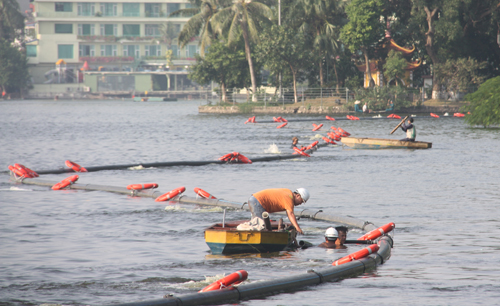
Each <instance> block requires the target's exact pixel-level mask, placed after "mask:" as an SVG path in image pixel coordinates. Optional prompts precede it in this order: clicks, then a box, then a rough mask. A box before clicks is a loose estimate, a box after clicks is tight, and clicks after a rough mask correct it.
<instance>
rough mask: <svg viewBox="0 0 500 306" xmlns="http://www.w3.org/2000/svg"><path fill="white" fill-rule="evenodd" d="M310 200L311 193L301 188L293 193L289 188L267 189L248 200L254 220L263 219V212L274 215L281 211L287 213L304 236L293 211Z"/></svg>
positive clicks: (298, 231)
mask: <svg viewBox="0 0 500 306" xmlns="http://www.w3.org/2000/svg"><path fill="white" fill-rule="evenodd" d="M307 200H309V191H307V189H305V188H299V189H297V190H295V191H291V190H290V189H287V188H274V189H265V190H262V191H259V192H257V193H254V194H252V196H251V197H250V199H248V206H249V207H250V212H251V213H252V219H253V218H255V217H259V218H261V217H262V213H263V212H266V211H267V212H268V213H274V212H279V211H286V214H287V216H288V219H289V220H290V222H292V224H293V226H294V227H295V229H296V230H297V233H299V234H304V232H303V231H302V230H301V229H300V226H299V224H298V223H297V219H296V218H295V214H294V212H293V209H294V207H295V206H298V205H300V204H302V203H305V202H307Z"/></svg>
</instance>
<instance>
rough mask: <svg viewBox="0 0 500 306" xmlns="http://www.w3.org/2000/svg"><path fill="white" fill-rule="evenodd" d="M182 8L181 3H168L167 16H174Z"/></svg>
mask: <svg viewBox="0 0 500 306" xmlns="http://www.w3.org/2000/svg"><path fill="white" fill-rule="evenodd" d="M180 8H181V4H180V3H167V14H172V13H173V12H175V11H178V10H179V9H180Z"/></svg>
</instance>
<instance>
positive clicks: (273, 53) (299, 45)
mask: <svg viewBox="0 0 500 306" xmlns="http://www.w3.org/2000/svg"><path fill="white" fill-rule="evenodd" d="M260 40H261V43H260V44H259V45H258V46H257V48H256V51H257V54H258V56H259V57H260V58H261V59H262V61H263V62H264V63H265V65H266V67H267V68H268V69H269V70H270V71H272V72H273V73H274V74H275V75H276V74H278V73H279V72H282V71H283V69H284V67H288V68H289V70H290V73H291V75H292V79H293V93H294V101H295V103H297V101H298V100H297V73H298V72H299V71H300V70H301V69H303V68H305V67H307V66H309V65H311V64H312V62H311V61H310V54H309V53H308V52H307V45H306V39H305V37H304V35H303V34H302V33H297V32H295V31H294V30H293V29H291V28H288V27H282V26H277V25H273V26H271V27H270V28H267V29H265V30H264V31H263V32H262V34H261V39H260Z"/></svg>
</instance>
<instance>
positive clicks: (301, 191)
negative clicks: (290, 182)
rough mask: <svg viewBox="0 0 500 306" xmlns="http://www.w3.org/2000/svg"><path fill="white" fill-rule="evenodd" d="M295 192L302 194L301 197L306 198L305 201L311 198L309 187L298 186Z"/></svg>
mask: <svg viewBox="0 0 500 306" xmlns="http://www.w3.org/2000/svg"><path fill="white" fill-rule="evenodd" d="M294 192H296V193H298V194H300V197H301V198H302V200H304V203H305V202H307V200H309V191H307V189H305V188H298V189H297V190H295V191H294Z"/></svg>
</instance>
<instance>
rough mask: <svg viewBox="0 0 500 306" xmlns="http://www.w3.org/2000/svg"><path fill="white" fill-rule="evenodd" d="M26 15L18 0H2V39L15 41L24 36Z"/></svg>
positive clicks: (0, 8)
mask: <svg viewBox="0 0 500 306" xmlns="http://www.w3.org/2000/svg"><path fill="white" fill-rule="evenodd" d="M23 28H24V17H23V15H22V14H21V12H20V11H19V3H18V2H17V1H16V0H0V40H7V41H9V42H13V41H14V40H15V39H16V38H17V39H19V38H20V37H22V36H23V33H24V32H23Z"/></svg>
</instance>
